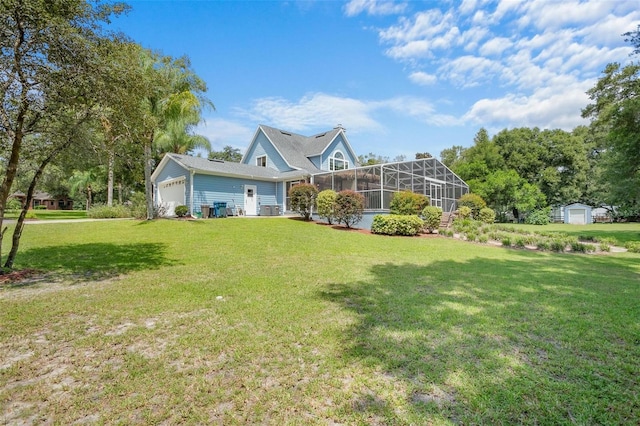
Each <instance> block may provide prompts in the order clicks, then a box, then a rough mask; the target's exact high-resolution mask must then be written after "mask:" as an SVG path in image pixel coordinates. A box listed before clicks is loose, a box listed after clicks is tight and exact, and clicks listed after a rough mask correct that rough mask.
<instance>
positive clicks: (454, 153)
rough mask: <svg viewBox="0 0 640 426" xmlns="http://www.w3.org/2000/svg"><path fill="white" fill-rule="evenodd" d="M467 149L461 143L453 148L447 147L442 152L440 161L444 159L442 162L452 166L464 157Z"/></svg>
mask: <svg viewBox="0 0 640 426" xmlns="http://www.w3.org/2000/svg"><path fill="white" fill-rule="evenodd" d="M465 149H466V148H464V147H463V146H461V145H454V146H452V147H451V148H445V149H443V150H442V151H441V152H440V161H442V164H444V165H445V166H447V167H449V168H452V167H453V166H454V164H456V163H457V162H458V160H460V158H462V153H463V152H464V151H465Z"/></svg>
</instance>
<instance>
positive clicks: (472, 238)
mask: <svg viewBox="0 0 640 426" xmlns="http://www.w3.org/2000/svg"><path fill="white" fill-rule="evenodd" d="M464 237H465V238H466V239H467V241H471V242H473V241H475V240H476V239H477V238H478V234H476V233H475V232H474V231H469V232H467V233H465V234H464Z"/></svg>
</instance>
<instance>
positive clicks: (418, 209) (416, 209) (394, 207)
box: [389, 191, 429, 215]
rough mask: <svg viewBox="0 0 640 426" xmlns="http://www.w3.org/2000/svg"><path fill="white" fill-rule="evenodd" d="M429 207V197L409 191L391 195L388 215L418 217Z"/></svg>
mask: <svg viewBox="0 0 640 426" xmlns="http://www.w3.org/2000/svg"><path fill="white" fill-rule="evenodd" d="M428 205H429V197H427V196H426V195H422V194H416V193H415V192H411V191H400V192H396V193H395V194H393V198H392V199H391V203H390V204H389V213H391V214H397V215H419V214H420V213H422V210H423V209H424V208H425V207H426V206H428Z"/></svg>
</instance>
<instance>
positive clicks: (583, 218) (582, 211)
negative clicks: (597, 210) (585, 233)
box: [564, 203, 593, 225]
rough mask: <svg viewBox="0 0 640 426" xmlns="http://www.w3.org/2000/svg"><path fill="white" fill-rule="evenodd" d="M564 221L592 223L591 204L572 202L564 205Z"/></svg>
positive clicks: (577, 223)
mask: <svg viewBox="0 0 640 426" xmlns="http://www.w3.org/2000/svg"><path fill="white" fill-rule="evenodd" d="M564 223H570V224H572V225H587V224H590V223H593V217H592V214H591V206H587V205H586V204H580V203H573V204H569V205H568V206H565V207H564Z"/></svg>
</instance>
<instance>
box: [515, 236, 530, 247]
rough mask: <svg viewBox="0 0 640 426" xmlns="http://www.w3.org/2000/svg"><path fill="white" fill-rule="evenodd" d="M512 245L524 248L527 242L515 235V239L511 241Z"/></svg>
mask: <svg viewBox="0 0 640 426" xmlns="http://www.w3.org/2000/svg"><path fill="white" fill-rule="evenodd" d="M513 245H514V246H515V247H517V248H524V247H525V246H526V245H527V243H526V241H525V239H524V238H523V237H516V239H515V241H514V242H513Z"/></svg>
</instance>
